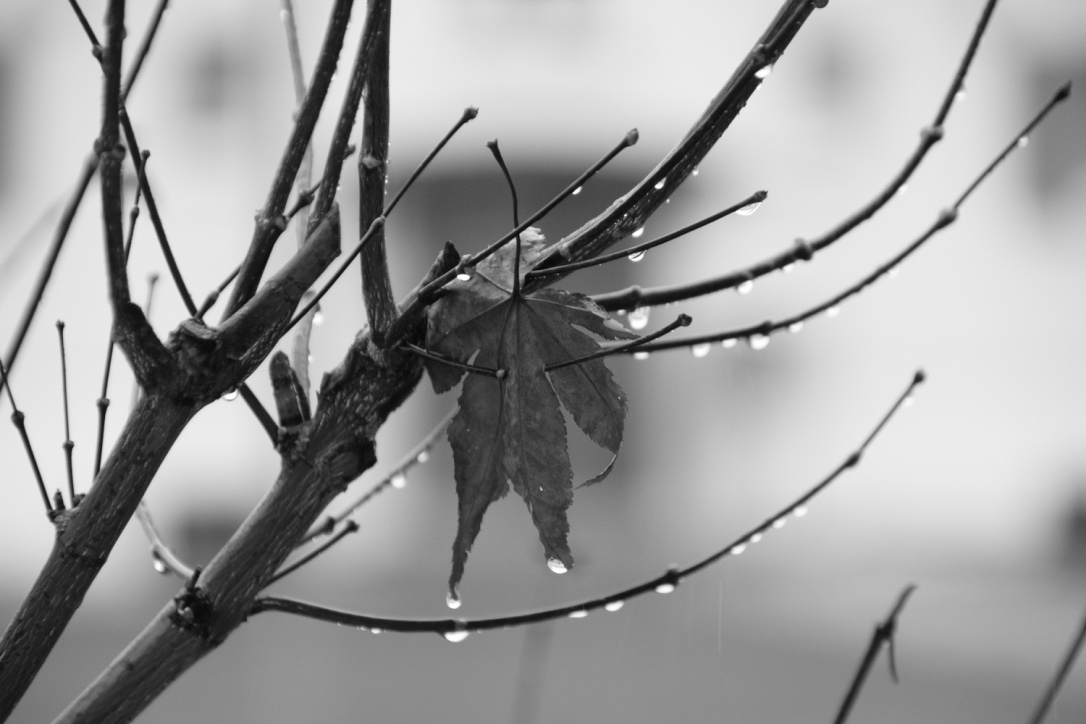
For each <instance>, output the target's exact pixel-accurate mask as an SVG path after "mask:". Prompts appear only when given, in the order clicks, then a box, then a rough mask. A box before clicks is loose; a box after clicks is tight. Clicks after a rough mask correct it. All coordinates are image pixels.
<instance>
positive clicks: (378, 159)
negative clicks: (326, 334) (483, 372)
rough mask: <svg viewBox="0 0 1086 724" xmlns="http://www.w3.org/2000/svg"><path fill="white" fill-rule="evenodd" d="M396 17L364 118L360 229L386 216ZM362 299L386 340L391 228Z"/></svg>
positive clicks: (369, 251)
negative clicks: (387, 246)
mask: <svg viewBox="0 0 1086 724" xmlns="http://www.w3.org/2000/svg"><path fill="white" fill-rule="evenodd" d="M390 18H391V13H386V14H385V15H384V22H385V24H386V25H385V27H384V28H383V29H382V32H381V33H380V36H379V39H378V41H377V46H376V48H375V49H374V56H373V62H372V63H371V64H370V71H369V75H368V77H367V79H366V91H365V96H364V98H365V111H364V113H363V117H362V145H361V149H362V150H361V153H360V154H359V157H358V183H359V192H358V211H359V214H358V219H359V222H358V228H359V229H368V228H369V227H370V224H372V223H373V220H374V219H376V218H377V217H378V216H381V215H382V214H383V213H384V208H385V180H386V178H387V176H388V168H387V167H388V115H389V92H388V52H389V39H388V35H389V33H388V23H389V22H390ZM362 294H363V299H364V301H365V303H366V315H367V317H368V318H369V323H370V329H372V330H373V332H374V335H375V337H376V338H377V339H380V338H381V337H382V336H383V335H384V333H385V331H386V330H387V329H388V328H389V325H391V324H392V322H393V321H394V320H395V319H396V314H397V312H396V300H395V298H394V297H393V296H392V285H391V283H390V279H389V274H388V256H387V254H386V253H385V228H384V227H381V228H380V229H378V230H377V233H376V238H374V239H373V240H372V241H370V243H369V244H368V245H367V246H366V248H365V249H364V250H363V251H362Z"/></svg>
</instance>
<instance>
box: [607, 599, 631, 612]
mask: <svg viewBox="0 0 1086 724" xmlns="http://www.w3.org/2000/svg"><path fill="white" fill-rule="evenodd" d="M625 605H626V602H625V601H611V602H610V603H605V604H603V610H604V611H608V612H610V613H614V612H615V611H618V610H619V609H621V608H622V607H623V606H625Z"/></svg>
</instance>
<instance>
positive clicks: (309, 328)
mask: <svg viewBox="0 0 1086 724" xmlns="http://www.w3.org/2000/svg"><path fill="white" fill-rule="evenodd" d="M280 6H281V7H282V9H283V11H282V13H281V15H282V18H283V29H284V31H285V33H286V39H287V56H288V57H289V58H290V75H291V77H292V78H293V79H294V100H295V105H296V106H297V108H298V109H299V110H300V109H301V106H302V103H303V102H304V101H305V68H304V67H303V65H302V49H301V46H300V44H299V42H298V24H297V22H296V20H295V17H294V3H293V2H292V0H280ZM312 179H313V143H312V142H310V143H309V144H308V145H306V147H305V153H304V154H303V155H302V163H301V165H300V166H299V167H298V176H297V178H295V179H294V188H295V190H296V193H297V195H298V199H299V200H301V199H302V196H303V195H304V194H305V193H306V191H307V189H308V188H309V185H310V184H311V183H312ZM290 216H291V215H289V214H288V216H287V218H290ZM308 228H309V211H308V204H304V205H300V206H299V207H298V221H297V223H296V224H295V226H294V230H295V233H296V235H297V237H298V248H299V249H301V248H302V247H303V246H304V245H305V239H306V231H307V229H308ZM312 332H313V314H310V315H309V316H308V317H307V319H306V323H305V324H302V325H301V326H300V327H298V328H297V329H296V330H294V342H293V343H292V345H291V352H292V355H291V356H292V358H293V363H292V365H291V366H292V367H293V368H294V372H295V374H296V375H297V376H298V382H299V384H300V385H301V387H302V393H303V394H305V395H306V396H307V399H308V395H309V339H310V336H311V334H312Z"/></svg>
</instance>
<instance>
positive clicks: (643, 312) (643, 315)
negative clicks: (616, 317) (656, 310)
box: [627, 307, 649, 331]
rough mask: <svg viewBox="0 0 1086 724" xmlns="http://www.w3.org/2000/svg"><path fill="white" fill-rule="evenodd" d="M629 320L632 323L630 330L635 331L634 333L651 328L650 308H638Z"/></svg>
mask: <svg viewBox="0 0 1086 724" xmlns="http://www.w3.org/2000/svg"><path fill="white" fill-rule="evenodd" d="M627 319H628V320H629V322H630V329H633V330H634V331H637V330H640V329H644V328H645V327H647V326H649V308H648V307H638V308H637V309H635V310H633V311H632V312H630V316H629V317H627Z"/></svg>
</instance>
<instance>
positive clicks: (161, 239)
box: [120, 106, 196, 316]
mask: <svg viewBox="0 0 1086 724" xmlns="http://www.w3.org/2000/svg"><path fill="white" fill-rule="evenodd" d="M120 118H121V127H122V128H123V129H124V135H125V141H126V143H127V144H128V151H129V155H130V156H131V157H132V162H133V163H135V164H136V175H137V178H138V179H139V184H140V188H141V189H142V190H143V195H144V198H145V200H146V204H147V213H148V214H150V216H151V225H152V226H153V227H154V229H155V237H156V238H157V239H158V245H159V248H161V249H162V256H163V258H164V259H165V260H166V268H167V269H169V270H170V278H171V279H173V284H174V286H175V287H176V288H177V292H178V293H179V294H180V295H181V301H183V302H184V303H185V309H186V310H187V311H188V313H189V314H190V315H192V316H195V315H196V303H195V302H194V301H193V300H192V295H191V294H190V293H189V290H188V286H186V284H185V280H184V278H183V277H182V276H181V269H180V268H179V267H178V266H177V259H176V258H175V257H174V255H173V249H171V248H170V242H169V239H168V238H167V237H166V227H165V225H164V224H163V223H162V217H161V215H159V213H158V204H157V203H155V196H154V194H153V193H152V191H151V185H150V182H149V181H148V179H147V173H146V170H145V169H144V166H145V164H146V157H144V156H143V154H142V153H141V152H140V147H139V143H138V142H137V141H136V132H135V129H134V128H133V127H132V121H131V120H130V119H129V118H128V112H127V111H126V110H125V108H124V107H123V106H122V107H121V110H120Z"/></svg>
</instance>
